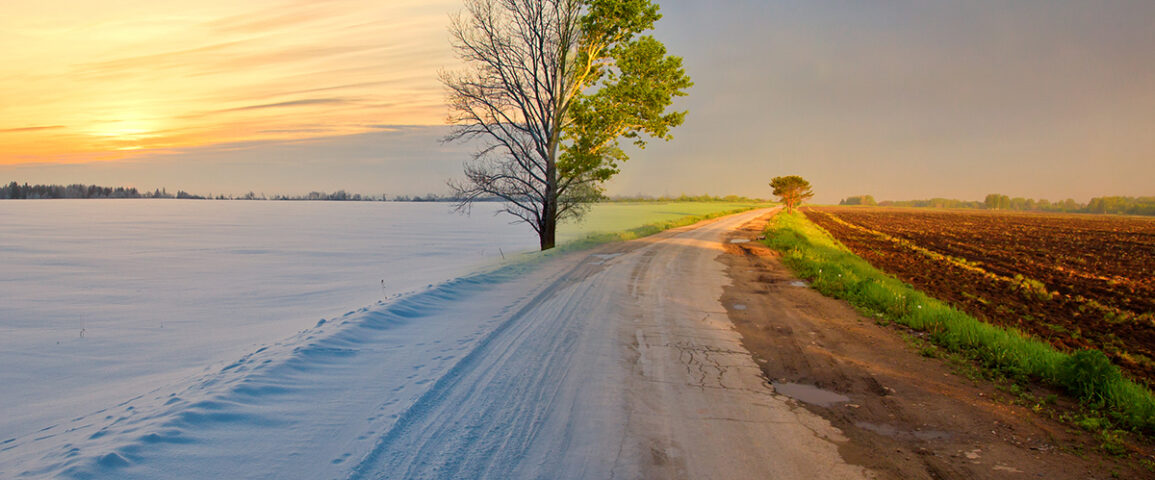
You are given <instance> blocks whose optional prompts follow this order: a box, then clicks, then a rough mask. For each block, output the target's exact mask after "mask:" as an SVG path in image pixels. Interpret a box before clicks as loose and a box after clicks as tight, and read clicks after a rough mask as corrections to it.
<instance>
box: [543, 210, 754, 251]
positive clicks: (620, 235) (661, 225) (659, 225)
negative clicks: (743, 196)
mask: <svg viewBox="0 0 1155 480" xmlns="http://www.w3.org/2000/svg"><path fill="white" fill-rule="evenodd" d="M770 206H772V204H757V203H755V204H746V205H734V206H733V207H734V208H728V209H725V210H718V211H712V212H709V213H704V214H701V215H688V216H685V217H679V218H675V219H671V220H664V221H658V222H653V223H647V224H645V225H641V226H638V227H634V228H630V229H627V230H622V231H616V232H595V233H588V234H586V235H585V236H583V237H581V238H577V239H575V240H571V241H567V242H564V243H562V244H561V245H559V246H558V247H557V248H556V249H554V250H556V251H559V252H569V251H573V250H582V249H586V248H591V247H594V246H597V245H601V244H604V243H611V242H624V241H628V240H634V239H638V238H642V237H648V236H650V235H653V234H655V233H659V232H664V231H666V230H670V229H673V228H678V227H684V226H686V225H693V224H695V223H698V222H701V221H703V220H709V219H712V218H718V217H724V216H727V215H733V214H735V213H741V212H745V211H749V210H753V209H756V208H764V207H770Z"/></svg>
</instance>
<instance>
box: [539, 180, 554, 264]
mask: <svg viewBox="0 0 1155 480" xmlns="http://www.w3.org/2000/svg"><path fill="white" fill-rule="evenodd" d="M553 185H554V184H553V183H552V182H551V185H550V187H549V188H547V189H546V191H547V192H549V193H547V194H546V199H545V202H544V204H543V205H542V211H543V212H544V215H542V218H541V233H540V234H539V238H541V249H542V251H545V250H549V249H551V248H553V247H554V244H555V243H556V242H555V241H556V239H557V188H556V187H554V186H553Z"/></svg>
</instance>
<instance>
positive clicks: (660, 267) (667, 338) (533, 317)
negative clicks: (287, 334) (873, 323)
mask: <svg viewBox="0 0 1155 480" xmlns="http://www.w3.org/2000/svg"><path fill="white" fill-rule="evenodd" d="M763 213H765V211H755V212H748V213H744V214H739V215H735V216H730V217H725V218H722V219H719V220H716V221H712V222H707V223H704V224H700V225H697V226H693V227H685V228H680V229H676V230H671V231H668V232H664V233H661V234H658V235H654V236H651V237H648V238H645V239H641V240H636V241H633V242H625V243H619V244H612V245H605V246H602V247H598V248H595V249H592V250H587V251H582V252H573V253H553V254H549V255H546V256H545V258H540V259H537V260H530V261H525V262H512V264H511V265H508V266H505V267H502V268H499V269H497V270H495V271H492V272H488V273H481V274H477V275H473V276H469V277H464V278H461V279H458V280H454V281H451V282H447V283H445V284H442V285H438V286H431V287H430V288H429V289H427V290H425V291H421V292H417V293H414V294H411V295H407V296H404V297H400V298H396V299H391V300H389V301H387V302H382V303H380V304H378V305H376V306H374V307H370V308H365V309H361V310H358V311H354V312H349V313H348V314H346V315H345V316H343V317H340V318H335V319H329V320H322V321H321V322H318V324H317V326H316V327H313V328H310V329H306V330H304V331H302V332H301V333H300V334H299V335H297V336H296V337H293V338H290V339H286V340H284V341H282V342H278V343H276V344H273V345H269V346H266V347H262V348H260V349H258V350H256V351H254V352H252V353H251V354H250V355H247V356H245V357H244V358H241V359H239V360H237V361H236V362H234V363H232V364H230V365H227V366H224V367H223V368H219V367H218V369H215V370H211V371H206V372H205V373H204V374H203V375H202V376H200V377H198V378H194V379H191V380H189V381H188V382H186V383H183V384H180V385H177V386H158V387H157V389H156V390H155V391H152V392H147V393H140V392H126V395H134V396H133V397H132V398H129V399H128V400H126V401H125V402H123V403H121V404H119V405H116V406H115V407H108V408H102V409H100V410H97V411H95V412H92V413H90V414H87V415H81V416H78V417H76V418H73V419H70V420H68V421H66V422H62V423H60V424H59V425H54V426H52V427H50V428H47V429H45V430H43V431H42V433H40V434H38V435H36V436H31V437H19V438H12V439H7V440H4V439H0V453H3V455H4V458H6V459H7V460H6V461H5V462H4V463H5V464H6V465H3V466H0V476H2V477H7V476H13V477H20V478H116V479H133V478H141V479H144V478H169V479H174V478H233V479H242V478H252V479H297V478H299V479H322V478H347V479H382V478H387V479H465V478H468V479H490V478H492V479H510V478H514V479H519V478H525V479H531V478H532V479H537V478H549V479H598V480H602V479H610V478H624V479H636V478H662V479H678V478H689V479H710V478H718V479H743V478H777V479H795V478H798V479H803V478H805V479H812V478H840V479H844V478H864V477H868V476H869V474H870V472H867V471H865V470H864V469H863V468H862V467H857V466H853V465H849V464H846V463H845V462H844V461H843V460H842V458H841V457H840V456H839V454H838V446H839V443H840V442H843V441H845V439H844V438H843V437H842V434H841V433H840V432H839V431H838V430H837V429H835V428H833V427H831V426H830V424H829V423H828V422H827V421H826V420H824V419H822V418H821V417H818V416H816V415H814V414H812V413H810V412H808V411H807V410H805V409H803V408H801V407H798V406H797V404H795V403H794V402H793V401H792V400H789V399H787V398H785V397H781V396H777V395H775V394H774V393H773V391H772V388H771V387H770V386H769V385H767V384H766V383H765V382H764V381H763V379H762V378H761V377H760V374H759V369H758V367H757V366H756V365H755V362H754V361H753V360H752V358H751V356H750V354H749V353H747V352H746V351H744V350H743V348H742V347H741V345H740V342H739V338H738V336H737V334H736V333H735V331H734V330H733V327H732V325H731V323H730V321H729V319H728V318H727V314H726V309H725V308H724V307H723V305H721V304H720V303H719V301H720V300H719V298H720V297H721V296H722V289H723V286H724V285H726V284H727V282H728V281H729V280H728V278H727V277H726V275H725V273H724V267H723V265H722V264H721V263H720V262H718V261H717V260H716V259H717V258H718V256H719V255H720V254H722V252H723V249H722V244H721V241H722V237H723V235H724V234H725V233H726V232H728V231H730V230H732V229H734V228H736V227H738V226H739V225H741V224H743V223H745V222H747V221H749V220H751V219H753V218H755V217H757V216H758V215H760V214H763ZM732 307H733V308H740V306H732Z"/></svg>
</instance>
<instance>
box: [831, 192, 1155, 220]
mask: <svg viewBox="0 0 1155 480" xmlns="http://www.w3.org/2000/svg"><path fill="white" fill-rule="evenodd" d="M838 204H839V205H868V206H879V207H912V208H972V209H980V210H1009V211H1019V212H1051V213H1104V214H1118V215H1150V216H1155V197H1125V196H1105V197H1094V198H1092V199H1091V200H1090V201H1089V202H1087V203H1079V202H1077V201H1075V200H1074V199H1071V198H1068V199H1066V200H1063V201H1060V202H1051V201H1050V200H1047V199H1045V198H1044V199H1038V200H1036V199H1033V198H1023V197H1013V198H1012V197H1009V196H1007V195H1003V194H1000V193H992V194H989V195H987V196H986V198H984V199H983V200H982V201H978V200H957V199H953V198H931V199H926V200H898V201H894V200H884V201H881V202H878V201H875V199H874V197H873V196H871V195H856V196H851V197H847V198H844V199H842V200H841V201H839V202H838Z"/></svg>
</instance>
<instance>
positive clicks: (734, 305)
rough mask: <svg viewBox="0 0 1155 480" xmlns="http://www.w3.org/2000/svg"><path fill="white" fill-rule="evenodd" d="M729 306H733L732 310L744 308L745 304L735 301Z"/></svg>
mask: <svg viewBox="0 0 1155 480" xmlns="http://www.w3.org/2000/svg"><path fill="white" fill-rule="evenodd" d="M730 308H733V309H734V310H745V309H746V306H745V305H743V304H741V303H735V304H733V305H730Z"/></svg>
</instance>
